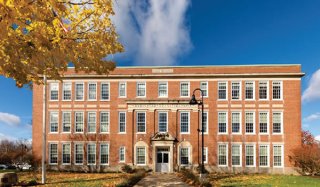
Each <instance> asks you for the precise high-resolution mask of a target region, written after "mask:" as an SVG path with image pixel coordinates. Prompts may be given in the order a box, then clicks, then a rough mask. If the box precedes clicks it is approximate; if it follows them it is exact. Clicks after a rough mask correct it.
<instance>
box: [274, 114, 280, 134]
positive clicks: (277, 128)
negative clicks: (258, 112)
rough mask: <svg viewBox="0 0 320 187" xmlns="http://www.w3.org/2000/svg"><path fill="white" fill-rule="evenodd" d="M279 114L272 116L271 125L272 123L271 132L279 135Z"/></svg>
mask: <svg viewBox="0 0 320 187" xmlns="http://www.w3.org/2000/svg"><path fill="white" fill-rule="evenodd" d="M281 116H282V113H281V112H274V113H273V115H272V123H273V125H272V126H273V132H274V133H281V129H282V127H281V126H282V124H281V121H282V120H281Z"/></svg>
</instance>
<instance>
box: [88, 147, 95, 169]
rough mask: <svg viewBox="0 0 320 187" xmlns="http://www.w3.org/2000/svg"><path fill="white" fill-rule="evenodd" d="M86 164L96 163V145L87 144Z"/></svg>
mask: <svg viewBox="0 0 320 187" xmlns="http://www.w3.org/2000/svg"><path fill="white" fill-rule="evenodd" d="M88 164H96V145H95V144H88Z"/></svg>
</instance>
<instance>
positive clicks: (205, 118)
mask: <svg viewBox="0 0 320 187" xmlns="http://www.w3.org/2000/svg"><path fill="white" fill-rule="evenodd" d="M201 119H202V116H201V113H200V121H201ZM202 125H203V132H204V133H206V132H207V131H208V112H203V122H202ZM201 128H202V127H201ZM201 130H202V129H201Z"/></svg>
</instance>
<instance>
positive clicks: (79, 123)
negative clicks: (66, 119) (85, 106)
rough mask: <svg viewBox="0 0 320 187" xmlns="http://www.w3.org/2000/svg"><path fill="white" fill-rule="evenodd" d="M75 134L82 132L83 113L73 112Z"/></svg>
mask: <svg viewBox="0 0 320 187" xmlns="http://www.w3.org/2000/svg"><path fill="white" fill-rule="evenodd" d="M75 121H76V132H83V112H75Z"/></svg>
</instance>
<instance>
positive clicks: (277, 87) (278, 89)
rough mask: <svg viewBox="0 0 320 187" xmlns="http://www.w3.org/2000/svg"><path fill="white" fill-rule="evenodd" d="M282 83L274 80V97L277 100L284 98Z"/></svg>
mask: <svg viewBox="0 0 320 187" xmlns="http://www.w3.org/2000/svg"><path fill="white" fill-rule="evenodd" d="M281 85H282V84H281V81H273V82H272V98H273V99H275V100H277V99H278V100H279V99H282V93H281Z"/></svg>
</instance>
